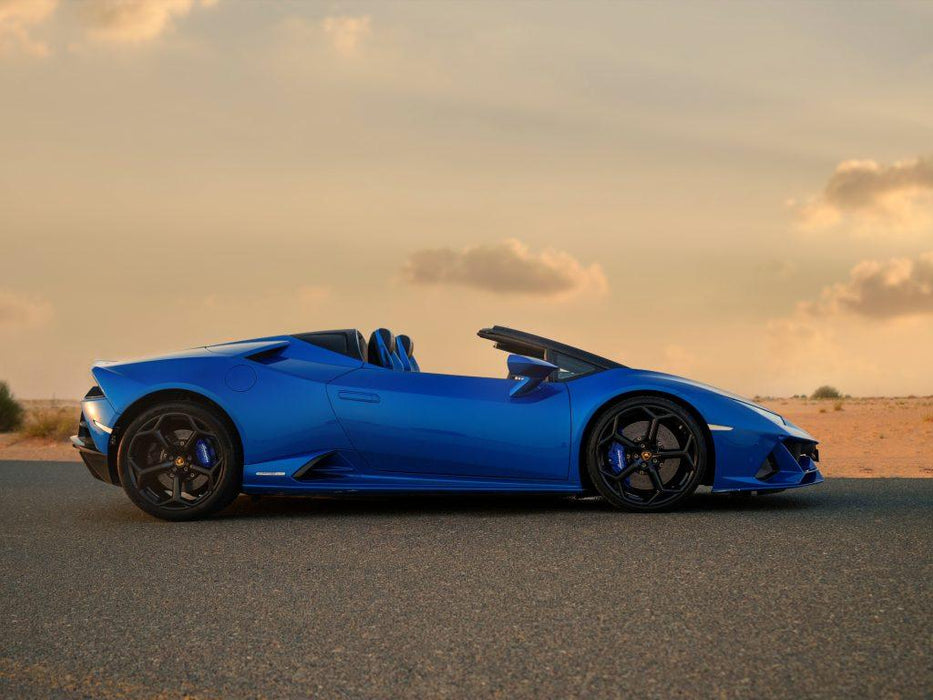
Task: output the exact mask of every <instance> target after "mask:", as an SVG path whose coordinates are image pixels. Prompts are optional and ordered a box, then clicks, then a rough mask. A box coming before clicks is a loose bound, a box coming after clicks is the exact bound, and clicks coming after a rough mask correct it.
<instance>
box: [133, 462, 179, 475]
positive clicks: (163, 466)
mask: <svg viewBox="0 0 933 700" xmlns="http://www.w3.org/2000/svg"><path fill="white" fill-rule="evenodd" d="M171 468H172V462H160V463H159V464H153V465H152V466H151V467H137V468H136V473H137V474H139V476H140V477H144V476H148V475H150V474H158V473H159V472H163V471H167V470H169V469H171Z"/></svg>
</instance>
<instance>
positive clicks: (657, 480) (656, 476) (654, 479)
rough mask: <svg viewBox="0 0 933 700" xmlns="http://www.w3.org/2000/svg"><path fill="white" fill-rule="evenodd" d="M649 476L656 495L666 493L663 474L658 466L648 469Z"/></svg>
mask: <svg viewBox="0 0 933 700" xmlns="http://www.w3.org/2000/svg"><path fill="white" fill-rule="evenodd" d="M648 476H649V477H650V478H651V484H652V485H653V486H654V490H655V492H656V493H664V482H663V481H661V473H660V472H659V471H658V468H657V466H650V467H648Z"/></svg>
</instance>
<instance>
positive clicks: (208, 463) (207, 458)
mask: <svg viewBox="0 0 933 700" xmlns="http://www.w3.org/2000/svg"><path fill="white" fill-rule="evenodd" d="M194 454H195V456H196V457H197V458H198V464H200V465H201V466H202V467H207V468H210V467H213V466H214V462H215V461H216V460H217V455H216V454H215V453H214V447H213V446H212V445H211V444H210V443H209V442H208V441H207V440H205V439H204V438H198V441H197V442H196V443H194Z"/></svg>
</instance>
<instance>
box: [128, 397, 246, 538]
mask: <svg viewBox="0 0 933 700" xmlns="http://www.w3.org/2000/svg"><path fill="white" fill-rule="evenodd" d="M241 462H242V459H241V457H240V455H239V453H238V450H237V449H236V442H235V441H234V436H233V431H232V428H231V427H230V426H229V424H228V422H227V420H225V419H224V418H223V417H222V416H220V415H218V413H217V412H215V411H213V410H211V409H209V408H207V407H206V406H202V405H200V404H197V403H194V402H189V401H173V402H170V403H165V404H160V405H157V406H154V407H152V408H150V409H148V410H147V411H144V412H143V413H142V414H141V415H139V416H138V417H137V418H136V419H135V420H134V421H133V422H132V423H131V424H130V425H129V427H128V428H127V429H126V432H125V433H124V434H123V437H122V439H121V440H120V446H119V448H118V450H117V466H118V468H119V470H120V480H121V483H122V484H123V489H124V490H125V491H126V493H127V495H128V496H129V497H130V500H132V501H133V503H135V504H136V505H137V506H139V507H140V508H142V509H143V510H144V511H146V512H147V513H150V514H151V515H154V516H156V517H157V518H162V519H164V520H192V519H195V518H201V517H204V516H207V515H210V514H212V513H216V512H217V511H219V510H221V509H223V508H225V507H226V506H227V505H229V504H230V502H231V501H233V499H234V498H236V496H237V494H238V493H239V491H240V483H241V480H242V463H241Z"/></svg>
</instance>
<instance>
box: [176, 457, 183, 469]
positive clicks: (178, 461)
mask: <svg viewBox="0 0 933 700" xmlns="http://www.w3.org/2000/svg"><path fill="white" fill-rule="evenodd" d="M175 466H176V467H183V466H185V458H184V457H176V458H175Z"/></svg>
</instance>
